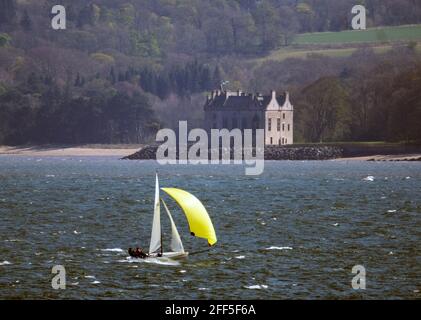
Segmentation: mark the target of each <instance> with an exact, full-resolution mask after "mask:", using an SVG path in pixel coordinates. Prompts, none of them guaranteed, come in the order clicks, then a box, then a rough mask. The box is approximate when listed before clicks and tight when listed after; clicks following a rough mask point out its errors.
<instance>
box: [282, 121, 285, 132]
mask: <svg viewBox="0 0 421 320" xmlns="http://www.w3.org/2000/svg"><path fill="white" fill-rule="evenodd" d="M282 131H285V123H283V124H282Z"/></svg>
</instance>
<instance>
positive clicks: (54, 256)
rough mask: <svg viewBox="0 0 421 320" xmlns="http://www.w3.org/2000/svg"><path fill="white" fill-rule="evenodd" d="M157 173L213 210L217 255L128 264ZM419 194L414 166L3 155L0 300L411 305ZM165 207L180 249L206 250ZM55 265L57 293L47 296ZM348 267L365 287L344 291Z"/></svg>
mask: <svg viewBox="0 0 421 320" xmlns="http://www.w3.org/2000/svg"><path fill="white" fill-rule="evenodd" d="M157 168H158V169H159V172H160V177H161V186H166V187H180V188H184V189H187V190H189V191H191V192H192V193H193V194H195V195H196V196H197V197H198V198H200V199H201V200H202V201H203V203H204V204H205V206H206V207H207V208H208V211H209V213H210V215H211V217H212V219H213V222H214V225H215V228H216V231H217V235H218V238H219V242H218V245H217V246H216V247H215V248H214V249H213V250H212V251H210V252H206V253H201V254H196V255H192V256H190V257H188V258H187V259H183V260H179V261H173V260H168V261H164V262H160V263H159V264H158V263H154V262H153V261H152V262H149V263H146V262H144V261H141V262H133V261H131V262H129V261H127V259H126V258H127V255H126V254H125V250H126V249H127V248H128V247H129V246H144V247H147V246H148V245H149V237H150V230H151V224H152V206H153V192H154V173H155V170H156V169H157ZM368 177H370V178H368ZM420 196H421V164H419V163H372V162H333V161H326V162H266V167H265V173H264V174H263V175H262V176H259V177H247V176H245V175H244V168H242V167H237V166H199V167H197V166H193V167H191V166H189V167H186V166H171V167H158V166H157V165H156V164H155V163H154V162H136V161H135V162H130V161H120V160H116V159H113V158H63V159H62V158H27V157H8V156H6V157H0V298H3V299H4V298H24V299H29V298H35V299H56V298H60V299H81V298H82V299H98V298H99V299H110V298H111V299H303V298H304V299H319V298H328V299H337V298H339V299H341V298H347V299H348V298H354V299H358V298H367V299H370V298H416V299H419V298H421V294H420V290H421V265H420V263H421V245H420V240H421V199H420ZM167 202H168V203H169V204H170V207H171V209H172V211H173V216H174V219H175V221H176V223H177V225H178V227H179V229H180V233H181V236H182V239H183V240H184V244H185V247H186V249H188V250H189V251H198V250H202V249H206V240H201V239H197V238H191V236H190V235H189V233H188V229H187V223H186V220H185V218H184V216H183V214H182V213H181V212H180V211H179V210H178V209H176V206H175V205H174V203H172V202H171V201H170V200H169V201H167ZM164 227H165V230H166V231H168V223H166V225H165V226H164ZM54 265H64V266H65V268H66V271H67V289H66V290H62V291H55V290H53V289H52V287H51V279H52V278H53V275H52V274H51V269H52V267H53V266H54ZM354 265H363V266H364V267H365V268H366V270H367V290H365V291H354V290H353V289H352V287H351V280H352V277H353V276H354V275H353V274H352V273H351V269H352V267H353V266H354Z"/></svg>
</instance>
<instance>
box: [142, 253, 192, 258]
mask: <svg viewBox="0 0 421 320" xmlns="http://www.w3.org/2000/svg"><path fill="white" fill-rule="evenodd" d="M188 255H189V253H188V252H164V253H163V255H162V257H159V256H158V254H157V253H151V254H150V255H149V257H148V258H158V259H159V258H172V259H175V258H185V257H187V256H188Z"/></svg>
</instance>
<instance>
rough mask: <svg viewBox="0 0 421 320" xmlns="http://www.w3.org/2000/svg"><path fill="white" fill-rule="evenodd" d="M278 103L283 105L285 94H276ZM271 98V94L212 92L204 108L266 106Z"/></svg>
mask: <svg viewBox="0 0 421 320" xmlns="http://www.w3.org/2000/svg"><path fill="white" fill-rule="evenodd" d="M276 99H277V101H278V104H279V105H280V106H283V105H284V104H285V101H286V95H285V94H282V95H278V96H277V97H276ZM271 100H272V96H271V95H267V96H262V95H253V94H249V95H246V94H244V93H238V92H219V94H216V93H214V92H213V93H212V96H211V97H208V100H207V102H206V105H205V108H227V109H244V108H247V109H248V108H266V107H267V106H268V104H269V103H270V101H271Z"/></svg>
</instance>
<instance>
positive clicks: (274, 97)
mask: <svg viewBox="0 0 421 320" xmlns="http://www.w3.org/2000/svg"><path fill="white" fill-rule="evenodd" d="M270 93H271V95H272V99H276V91H275V90H272V91H271V92H270Z"/></svg>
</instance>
